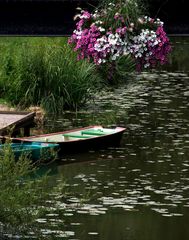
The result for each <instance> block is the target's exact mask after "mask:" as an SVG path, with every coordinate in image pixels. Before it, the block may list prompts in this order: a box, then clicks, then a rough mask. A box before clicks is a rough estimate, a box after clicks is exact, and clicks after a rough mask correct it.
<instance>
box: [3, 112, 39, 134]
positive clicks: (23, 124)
mask: <svg viewBox="0 0 189 240" xmlns="http://www.w3.org/2000/svg"><path fill="white" fill-rule="evenodd" d="M34 117H35V112H16V111H0V135H1V136H4V135H10V136H16V135H17V134H18V133H19V132H20V130H21V129H22V128H23V129H24V136H29V134H30V128H31V127H33V125H34Z"/></svg>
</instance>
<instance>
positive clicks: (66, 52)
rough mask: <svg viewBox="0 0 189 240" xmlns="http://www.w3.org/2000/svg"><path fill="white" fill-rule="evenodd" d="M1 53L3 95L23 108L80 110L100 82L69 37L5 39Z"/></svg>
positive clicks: (93, 69) (59, 110) (94, 70)
mask: <svg viewBox="0 0 189 240" xmlns="http://www.w3.org/2000/svg"><path fill="white" fill-rule="evenodd" d="M0 51H1V55H0V95H1V97H2V98H3V99H5V100H6V101H7V102H10V103H11V104H12V105H17V106H20V107H21V108H26V107H28V106H31V105H40V106H42V107H43V108H45V110H46V111H48V112H53V113H59V112H61V111H63V110H64V109H68V108H69V109H77V108H78V107H79V106H81V105H83V104H84V103H85V101H86V100H87V99H88V96H89V92H90V90H92V89H94V88H95V87H96V85H97V84H98V82H99V81H100V78H99V76H98V74H97V73H96V69H95V66H94V65H93V64H90V63H88V62H87V61H77V57H76V54H75V53H74V52H73V50H72V49H71V48H70V46H69V45H68V44H67V38H56V37H53V38H52V37H51V38H48V37H37V38H34V37H32V38H31V37H17V38H15V37H14V38H12V37H9V38H1V39H0Z"/></svg>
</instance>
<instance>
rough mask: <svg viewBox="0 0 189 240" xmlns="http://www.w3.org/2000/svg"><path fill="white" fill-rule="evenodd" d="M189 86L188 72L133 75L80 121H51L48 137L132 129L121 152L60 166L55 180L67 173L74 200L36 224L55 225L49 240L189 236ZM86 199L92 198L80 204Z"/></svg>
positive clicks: (86, 156) (62, 201) (80, 158)
mask: <svg viewBox="0 0 189 240" xmlns="http://www.w3.org/2000/svg"><path fill="white" fill-rule="evenodd" d="M188 80H189V75H188V73H183V72H177V73H176V72H167V71H163V72H152V73H142V74H138V75H134V74H133V76H131V79H130V84H129V87H128V86H125V85H122V86H120V87H118V88H117V89H115V90H112V91H110V92H106V91H103V92H101V93H99V95H98V96H95V98H94V99H93V101H92V102H89V103H88V104H87V107H86V109H84V110H83V111H82V112H78V113H77V116H76V115H75V114H74V113H69V112H67V113H66V114H65V115H64V116H63V117H62V118H60V119H58V121H56V124H54V120H51V119H49V121H48V122H47V126H46V129H45V131H52V132H53V131H56V130H63V129H64V128H65V129H67V128H72V127H73V126H74V127H76V126H77V127H79V126H84V125H88V124H89V123H90V124H93V123H94V124H96V123H102V124H106V126H114V125H119V126H123V127H124V126H126V127H127V131H126V132H125V134H124V136H123V141H122V145H121V147H119V148H110V149H107V150H101V151H96V152H93V151H91V152H89V153H83V154H80V155H72V156H70V155H69V156H64V157H63V158H62V159H61V160H60V162H59V163H57V171H58V173H57V174H56V175H54V178H55V179H56V180H58V179H59V177H60V176H61V175H63V176H64V177H65V179H66V180H67V186H68V187H69V189H70V192H71V194H70V195H68V197H67V198H66V199H63V198H60V199H59V200H57V201H56V209H54V214H53V215H51V214H52V213H51V214H50V215H47V216H46V217H47V218H46V219H42V220H41V222H40V221H39V222H40V224H42V226H43V224H45V223H44V221H45V222H46V221H47V220H48V221H47V222H50V223H51V224H49V226H48V228H47V227H46V232H45V234H50V233H53V234H54V235H55V236H57V238H58V236H59V237H61V238H66V239H72V240H73V239H81V240H84V239H103V240H106V239H107V240H115V239H116V240H122V239H124V240H125V239H128V240H135V239H137V240H138V239H140V240H148V239H149V240H159V239H165V240H168V239H171V240H177V239H182V240H185V239H188V238H189V229H188V226H187V220H188V218H189V134H188V133H189V85H188ZM65 119H66V120H65ZM105 119H106V120H107V122H106V121H105ZM65 162H71V163H72V164H66V165H65V164H63V163H65ZM86 196H87V197H88V196H91V198H90V199H89V200H88V201H84V202H83V203H82V204H81V199H82V198H86ZM50 230H53V231H54V232H51V231H50ZM48 231H49V232H48ZM56 231H57V232H56Z"/></svg>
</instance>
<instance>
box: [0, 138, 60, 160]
mask: <svg viewBox="0 0 189 240" xmlns="http://www.w3.org/2000/svg"><path fill="white" fill-rule="evenodd" d="M9 148H10V151H12V152H13V153H14V156H15V159H16V160H18V159H19V157H20V156H22V155H23V156H26V157H28V158H29V159H31V160H32V161H37V160H40V159H42V160H50V159H52V158H53V157H56V152H57V150H58V148H59V145H58V144H50V143H39V142H21V143H10V144H7V143H5V144H0V155H3V154H4V153H5V151H6V150H7V149H9Z"/></svg>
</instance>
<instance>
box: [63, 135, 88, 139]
mask: <svg viewBox="0 0 189 240" xmlns="http://www.w3.org/2000/svg"><path fill="white" fill-rule="evenodd" d="M63 136H64V137H72V138H90V136H83V135H76V134H63Z"/></svg>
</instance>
